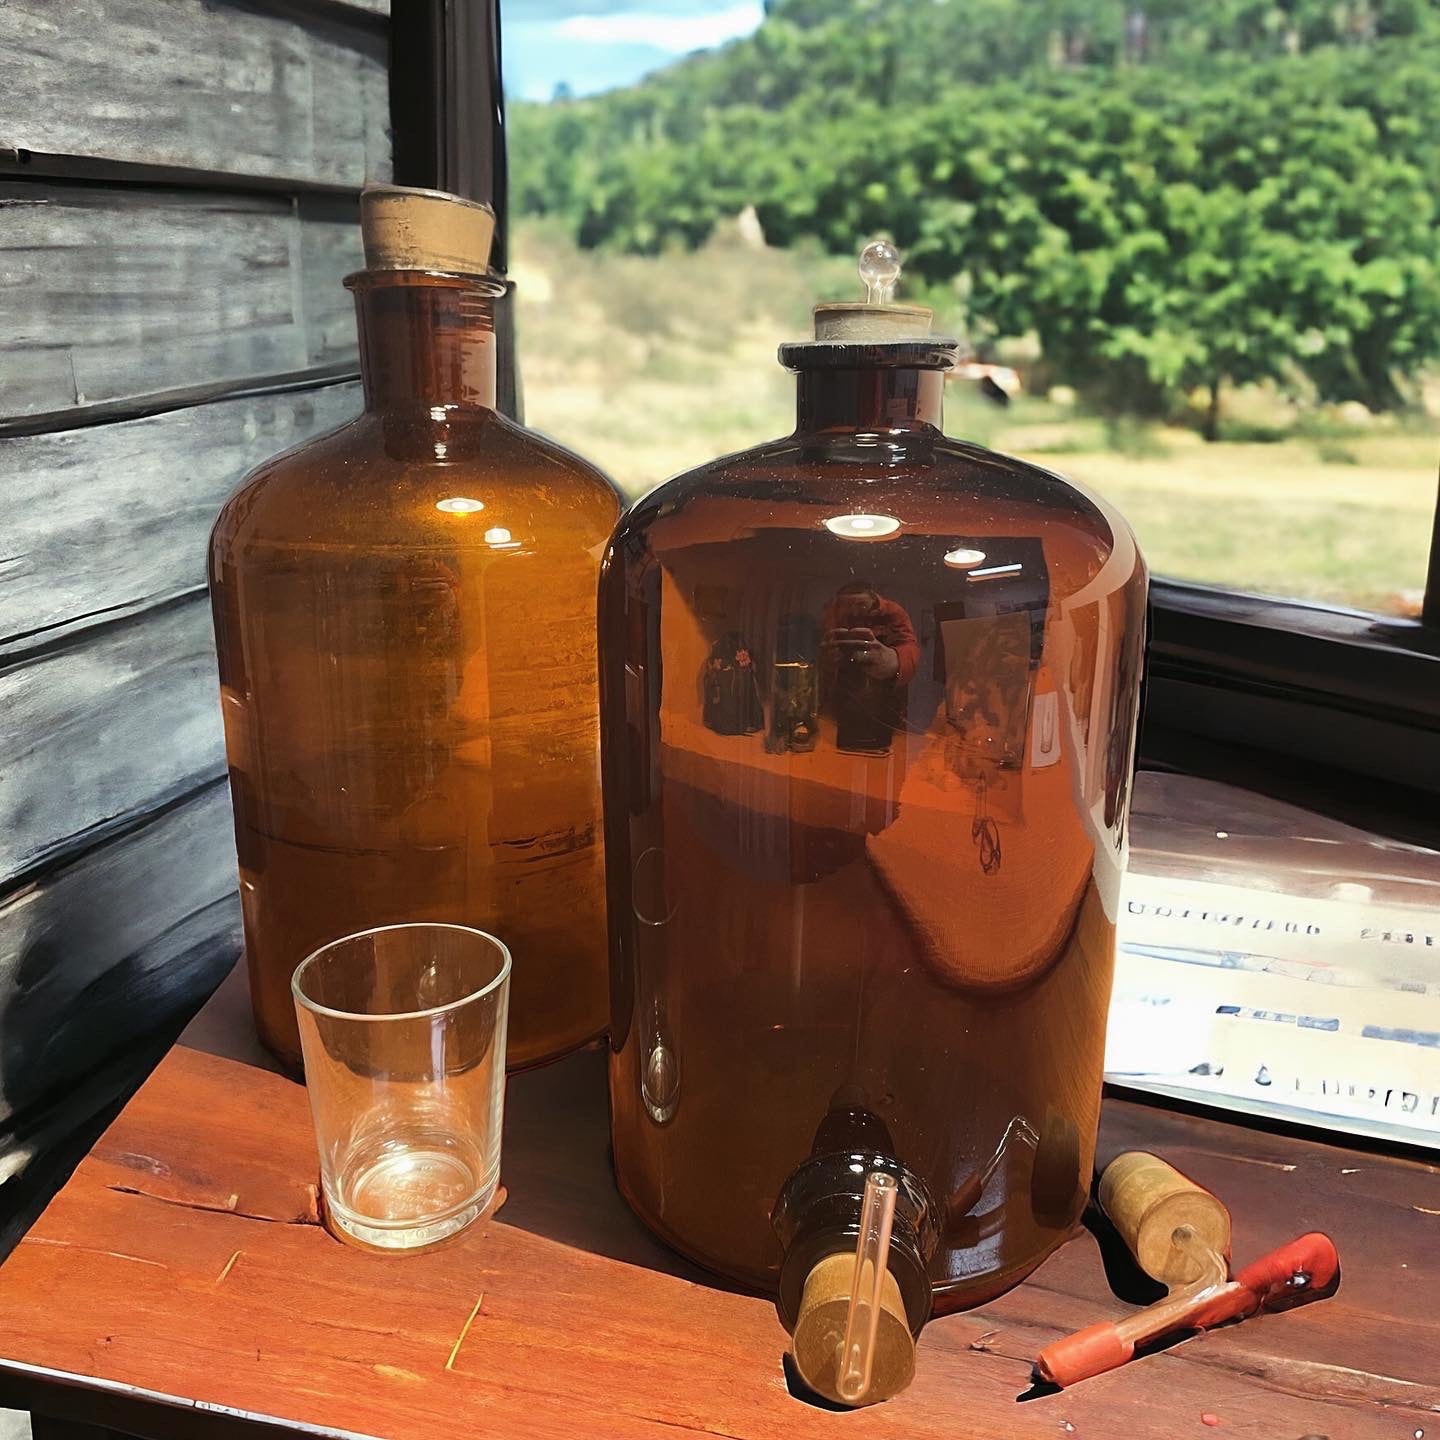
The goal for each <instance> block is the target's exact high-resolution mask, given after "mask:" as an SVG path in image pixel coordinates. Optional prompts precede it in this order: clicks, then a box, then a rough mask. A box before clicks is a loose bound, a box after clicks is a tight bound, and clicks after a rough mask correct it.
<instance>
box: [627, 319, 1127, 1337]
mask: <svg viewBox="0 0 1440 1440" xmlns="http://www.w3.org/2000/svg"><path fill="white" fill-rule="evenodd" d="M922 348H923V347H922ZM793 363H794V364H796V365H797V366H798V365H800V364H801V362H800V361H798V360H797V361H795V362H793ZM942 385H943V376H942V375H941V373H939V370H938V368H937V369H930V368H925V366H924V365H920V364H912V366H911V367H910V368H906V367H904V366H899V367H894V366H885V365H877V364H870V365H863V366H862V365H860V364H859V362H855V361H852V362H851V365H850V368H848V369H845V368H841V369H825V368H820V369H816V370H806V369H803V368H802V369H801V371H800V392H799V400H800V414H799V426H798V428H797V431H796V434H795V435H794V436H793V437H791V438H789V439H786V440H782V441H777V442H775V443H773V444H771V445H767V446H762V447H760V448H758V449H756V450H753V451H748V452H746V453H745V454H743V455H739V456H732V457H729V458H728V459H725V460H721V461H717V462H715V463H714V464H712V465H709V466H706V467H703V468H702V469H700V470H697V471H694V472H692V473H690V474H689V475H686V476H682V477H680V478H679V479H677V480H673V481H671V482H669V483H668V484H667V485H665V486H663V487H661V489H660V490H658V491H656V492H654V493H652V495H650V496H649V497H647V498H646V499H645V500H643V501H641V502H640V503H639V504H638V505H637V506H635V507H634V508H633V509H632V510H631V511H630V512H629V514H628V515H627V516H626V517H625V519H624V521H623V522H622V524H621V528H620V530H619V531H618V532H617V536H616V540H615V542H614V545H613V547H612V549H611V551H610V553H609V556H608V557H607V561H606V568H605V574H604V577H603V579H602V583H601V627H602V655H603V656H604V673H603V675H602V695H603V702H602V703H603V711H604V722H605V723H604V734H605V747H606V748H605V783H606V787H607V807H606V814H607V827H608V829H607V846H608V850H609V873H610V887H611V890H610V896H611V898H610V916H611V929H612V985H613V995H612V1018H611V1045H612V1057H611V1104H612V1114H613V1121H614V1145H615V1159H616V1169H617V1175H618V1177H619V1181H620V1184H621V1187H622V1189H623V1190H624V1192H625V1194H626V1196H627V1198H628V1199H629V1200H630V1202H631V1204H632V1205H633V1206H634V1207H635V1208H636V1210H637V1211H638V1212H639V1213H640V1215H641V1216H642V1218H643V1219H645V1221H646V1222H647V1223H648V1224H649V1225H650V1226H651V1227H652V1228H653V1229H655V1230H656V1231H657V1232H658V1233H659V1234H661V1235H662V1236H663V1237H664V1238H666V1239H667V1240H669V1241H670V1242H671V1243H672V1244H673V1245H675V1246H676V1247H677V1248H678V1249H680V1250H682V1251H684V1252H685V1253H686V1254H688V1255H690V1256H691V1257H692V1258H694V1259H696V1260H698V1261H700V1262H701V1263H703V1264H705V1265H707V1266H709V1267H711V1268H713V1269H715V1270H718V1271H721V1272H723V1273H725V1274H728V1275H731V1276H733V1277H736V1278H738V1279H740V1280H743V1281H745V1282H747V1283H750V1284H754V1285H757V1286H761V1287H764V1288H770V1289H773V1288H775V1286H776V1285H777V1283H778V1276H779V1274H780V1264H781V1258H782V1251H781V1245H780V1242H779V1240H778V1239H777V1236H776V1233H775V1229H774V1228H773V1227H772V1223H771V1217H772V1212H773V1211H774V1209H775V1206H776V1202H777V1197H778V1196H779V1195H780V1193H781V1191H782V1188H783V1187H784V1186H785V1183H786V1181H787V1177H789V1176H790V1175H792V1173H793V1172H794V1171H795V1170H796V1167H797V1166H798V1165H799V1164H800V1163H801V1162H802V1161H804V1160H805V1158H806V1157H807V1155H809V1154H810V1152H811V1146H812V1141H813V1140H814V1137H815V1136H816V1134H817V1131H818V1129H819V1127H820V1125H821V1123H822V1121H824V1120H825V1117H826V1116H827V1114H830V1115H834V1114H836V1113H837V1112H840V1111H847V1110H848V1111H853V1112H855V1113H857V1114H863V1115H864V1116H865V1117H867V1125H869V1126H870V1128H871V1129H872V1130H873V1129H875V1127H874V1125H873V1123H872V1122H873V1121H874V1120H878V1121H879V1122H881V1125H882V1126H883V1129H884V1131H885V1132H887V1133H888V1135H889V1137H891V1138H892V1140H893V1146H894V1158H895V1159H896V1160H897V1161H898V1162H899V1163H900V1164H901V1165H903V1166H904V1167H905V1168H906V1169H907V1170H908V1171H909V1172H911V1173H913V1174H914V1175H916V1176H917V1177H918V1178H919V1179H920V1180H921V1181H922V1182H923V1184H924V1185H925V1186H926V1187H927V1188H928V1191H929V1194H930V1196H931V1197H932V1199H933V1200H934V1202H935V1204H936V1206H937V1208H938V1210H939V1212H940V1228H941V1231H942V1234H941V1237H940V1241H939V1245H938V1248H937V1249H936V1251H935V1253H934V1255H933V1258H932V1259H931V1261H930V1278H931V1281H932V1283H933V1285H934V1289H935V1303H936V1306H937V1307H938V1308H941V1309H944V1308H950V1307H953V1306H955V1305H957V1304H966V1303H975V1302H978V1301H980V1300H982V1299H984V1298H985V1297H986V1296H988V1295H991V1294H994V1293H996V1292H997V1291H999V1290H1001V1289H1003V1288H1005V1287H1006V1286H1007V1285H1009V1284H1012V1283H1014V1281H1016V1280H1017V1279H1019V1278H1020V1277H1021V1276H1022V1275H1023V1274H1025V1273H1026V1272H1027V1271H1029V1270H1030V1269H1032V1268H1033V1267H1034V1266H1035V1265H1036V1264H1037V1263H1038V1262H1039V1260H1040V1259H1041V1258H1043V1256H1044V1255H1045V1254H1046V1253H1047V1252H1048V1251H1049V1250H1050V1249H1051V1248H1053V1247H1054V1246H1055V1245H1056V1244H1058V1243H1059V1241H1060V1240H1061V1239H1063V1237H1064V1236H1065V1234H1066V1233H1067V1232H1068V1230H1069V1229H1070V1227H1071V1226H1072V1225H1073V1224H1074V1223H1075V1221H1076V1220H1077V1219H1078V1217H1079V1214H1080V1211H1081V1209H1082V1207H1083V1205H1084V1200H1085V1194H1086V1189H1087V1186H1088V1181H1089V1176H1090V1171H1091V1165H1092V1160H1093V1153H1094V1143H1095V1132H1096V1125H1097V1120H1098V1113H1099V1102H1100V1084H1101V1069H1102V1057H1103V1046H1104V1033H1105V1014H1106V1007H1107V1004H1108V1000H1109V992H1110V979H1111V969H1112V961H1113V944H1114V923H1113V917H1114V914H1115V904H1116V900H1117V894H1118V879H1119V872H1120V865H1121V859H1122V853H1123V825H1124V816H1125V794H1126V787H1127V784H1128V778H1129V773H1130V765H1131V758H1132V745H1133V739H1134V727H1135V717H1136V707H1137V701H1138V694H1139V678H1140V657H1141V648H1142V643H1143V617H1144V605H1145V585H1146V580H1145V569H1144V564H1143V561H1142V560H1141V558H1140V556H1139V554H1138V552H1137V550H1136V549H1135V546H1134V542H1133V537H1132V536H1131V535H1130V532H1129V530H1128V527H1126V526H1125V523H1124V521H1123V520H1120V519H1119V517H1118V516H1116V515H1115V514H1114V512H1112V511H1110V510H1108V509H1107V508H1106V507H1105V506H1103V504H1101V503H1100V502H1099V501H1097V500H1095V499H1093V498H1092V497H1090V496H1088V495H1086V494H1084V493H1083V492H1081V491H1079V490H1078V489H1076V488H1075V487H1072V486H1071V485H1069V484H1067V483H1066V482H1065V481H1063V480H1061V479H1059V478H1058V477H1056V476H1053V475H1049V474H1047V473H1046V472H1044V471H1041V470H1038V469H1035V468H1034V467H1031V466H1028V465H1024V464H1022V463H1021V462H1018V461H1011V460H1008V459H1006V458H1005V457H1003V456H998V455H993V454H990V453H989V452H987V451H984V450H981V449H979V448H978V447H972V446H967V445H964V444H962V443H959V442H956V441H952V440H949V439H947V438H946V437H945V436H944V435H943V434H942V433H941V431H940V429H939V428H938V427H939V409H940V397H941V390H942ZM737 654H740V655H743V657H744V658H745V660H746V661H748V662H749V665H750V667H751V672H752V673H753V674H754V675H756V676H758V677H760V683H761V689H762V698H763V702H764V706H765V709H766V712H767V714H768V715H770V716H771V719H770V722H769V727H768V729H767V731H766V732H765V733H764V734H760V733H739V732H740V729H741V727H740V726H739V725H737V724H734V723H730V724H728V725H727V724H725V723H717V722H716V721H715V720H714V718H713V715H707V712H706V711H705V709H704V707H703V704H702V695H703V693H706V684H708V686H709V689H710V690H713V691H715V692H716V693H727V692H724V689H723V686H720V685H719V684H718V683H716V679H715V677H718V679H719V680H725V681H729V680H730V679H731V678H733V677H735V676H737V675H739V674H740V672H739V671H737V670H736V668H735V661H734V657H735V656H736V655H737ZM797 666H799V667H808V668H805V669H803V671H802V673H801V674H800V676H799V678H798V679H797V678H795V669H796V667H797ZM702 680H703V681H705V682H706V684H702ZM812 694H813V695H814V696H815V699H814V700H813V701H812V700H811V698H810V697H811V695H812ZM797 695H799V696H800V697H801V699H800V700H798V701H797V699H796V696H797ZM777 705H778V706H779V707H780V708H779V711H778V720H779V723H777V720H776V718H775V717H776V715H777V711H776V706H777ZM715 713H717V714H720V715H721V716H722V719H723V716H724V713H725V712H723V711H716V712H715ZM797 715H798V716H799V717H800V719H799V721H798V722H797V721H796V718H795V717H796V716H797ZM812 715H813V716H815V717H816V718H815V722H814V724H813V725H812V724H811V723H810V717H811V716H812ZM817 730H818V733H814V732H815V731H817Z"/></svg>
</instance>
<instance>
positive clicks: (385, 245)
mask: <svg viewBox="0 0 1440 1440" xmlns="http://www.w3.org/2000/svg"><path fill="white" fill-rule="evenodd" d="M360 234H361V238H362V240H363V241H364V245H365V268H366V269H367V270H439V271H443V272H445V273H447V274H453V275H483V274H484V273H485V272H486V271H487V270H488V269H489V267H490V245H491V242H492V241H493V240H494V238H495V212H494V211H493V210H492V209H491V208H490V207H489V206H488V205H484V204H482V203H480V202H479V201H478V200H462V199H461V198H460V196H458V195H449V194H446V193H445V191H443V190H416V189H410V188H408V187H406V186H403V185H367V186H366V187H365V189H364V190H362V191H361V193H360Z"/></svg>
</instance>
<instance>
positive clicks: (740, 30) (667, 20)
mask: <svg viewBox="0 0 1440 1440" xmlns="http://www.w3.org/2000/svg"><path fill="white" fill-rule="evenodd" d="M762 14H763V5H762V0H501V4H500V23H501V26H502V33H503V37H504V39H503V55H504V64H505V89H506V92H507V93H508V94H509V95H510V96H511V97H513V98H515V99H522V100H548V99H550V97H551V96H552V95H553V94H554V93H555V87H556V86H557V85H559V84H561V83H564V84H566V85H568V86H569V87H570V89H571V91H572V92H573V93H574V94H576V95H589V94H592V93H594V92H595V91H597V90H609V89H611V88H613V87H614V86H616V85H629V84H631V83H632V82H634V81H636V80H638V79H639V78H640V77H641V76H642V75H644V74H645V73H646V72H647V71H649V70H655V69H658V68H659V67H660V66H662V65H668V64H669V63H670V62H671V61H672V60H676V59H678V58H679V57H680V56H682V55H688V54H689V53H690V51H692V50H703V49H708V48H709V47H711V46H713V45H723V44H724V43H725V41H727V40H733V39H735V38H737V37H738V36H741V35H748V34H749V33H750V32H751V31H752V30H753V29H754V28H755V27H756V26H757V25H758V24H759V23H760V19H761V16H762Z"/></svg>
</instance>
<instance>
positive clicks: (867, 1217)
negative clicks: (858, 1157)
mask: <svg viewBox="0 0 1440 1440" xmlns="http://www.w3.org/2000/svg"><path fill="white" fill-rule="evenodd" d="M896 1193H897V1191H896V1186H895V1177H894V1176H893V1175H886V1174H885V1173H884V1172H883V1171H879V1170H875V1171H872V1172H871V1173H870V1174H869V1175H867V1176H866V1177H865V1198H864V1200H863V1201H862V1202H861V1207H860V1238H859V1241H858V1242H857V1244H856V1246H855V1273H854V1277H853V1278H852V1280H851V1282H850V1309H849V1311H848V1313H847V1314H846V1317H845V1338H844V1340H842V1341H841V1343H840V1357H839V1364H838V1366H837V1367H836V1368H837V1371H838V1374H839V1377H840V1378H839V1381H838V1383H837V1385H836V1388H837V1389H838V1391H839V1392H840V1398H841V1399H842V1400H845V1401H848V1402H849V1403H850V1404H852V1405H856V1404H859V1403H860V1402H861V1401H862V1400H863V1399H864V1398H865V1392H866V1391H867V1390H868V1389H869V1388H870V1380H871V1376H872V1375H873V1374H874V1370H875V1338H876V1336H877V1335H878V1334H879V1331H880V1296H881V1293H882V1290H883V1288H884V1285H885V1277H886V1274H887V1273H888V1271H889V1264H890V1231H891V1228H892V1226H893V1225H894V1223H895V1196H896Z"/></svg>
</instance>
